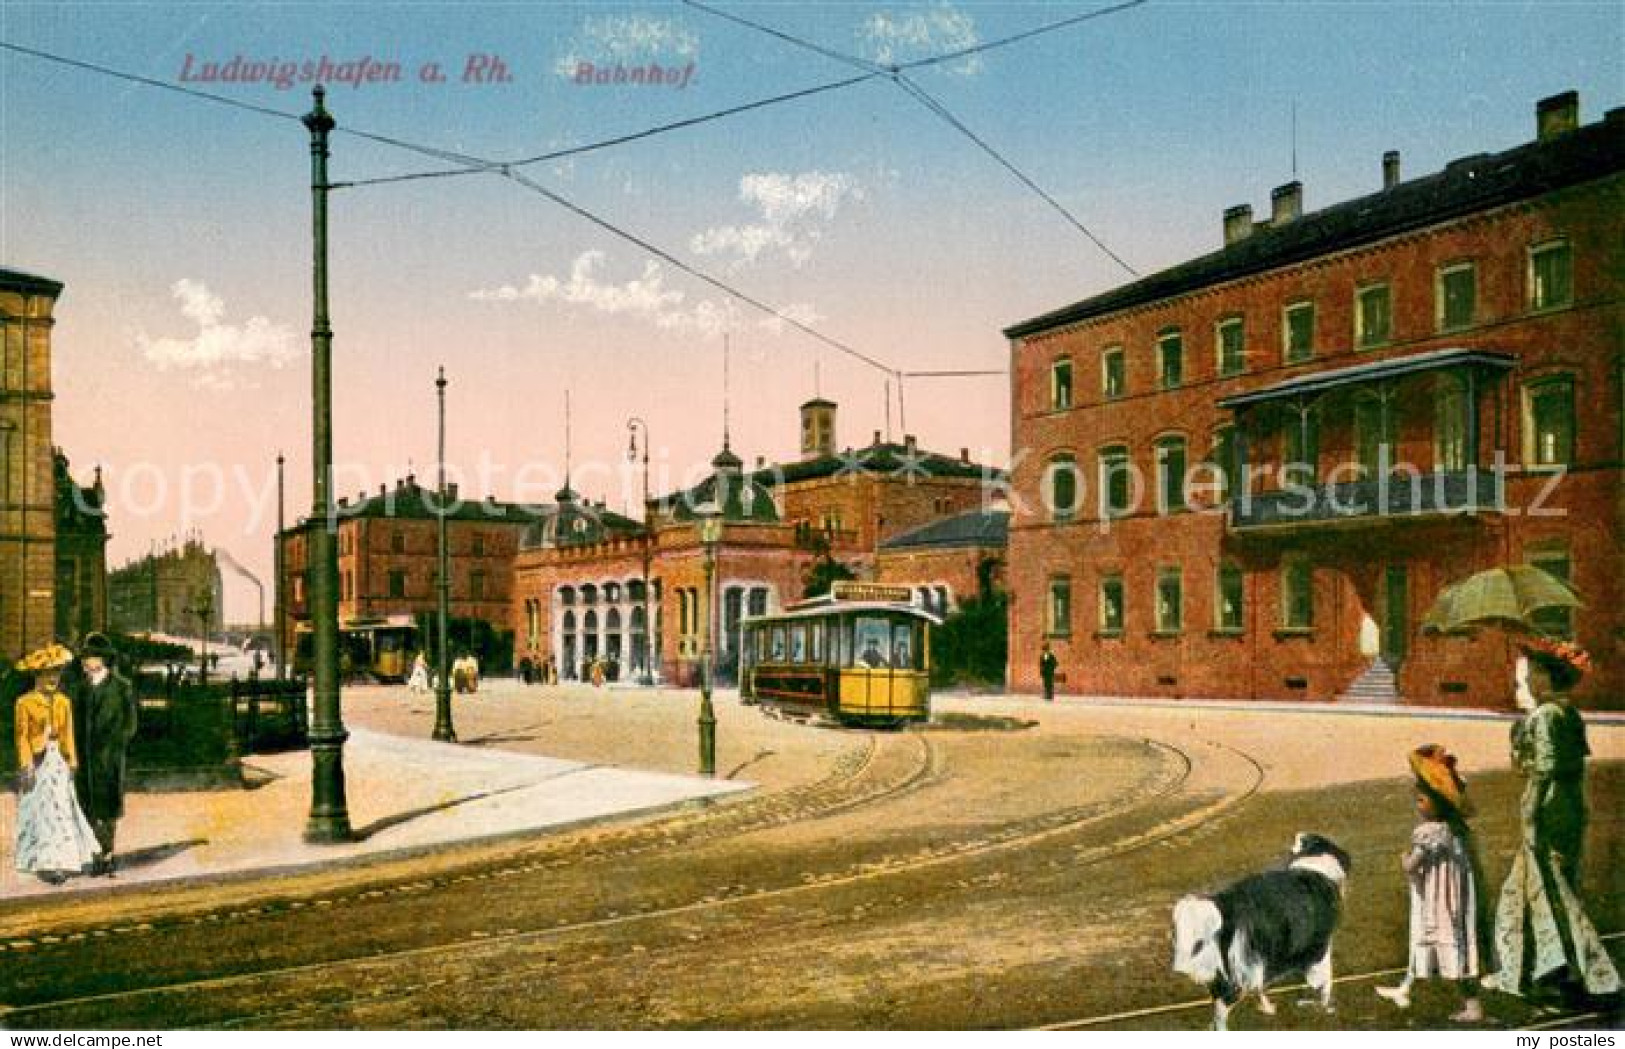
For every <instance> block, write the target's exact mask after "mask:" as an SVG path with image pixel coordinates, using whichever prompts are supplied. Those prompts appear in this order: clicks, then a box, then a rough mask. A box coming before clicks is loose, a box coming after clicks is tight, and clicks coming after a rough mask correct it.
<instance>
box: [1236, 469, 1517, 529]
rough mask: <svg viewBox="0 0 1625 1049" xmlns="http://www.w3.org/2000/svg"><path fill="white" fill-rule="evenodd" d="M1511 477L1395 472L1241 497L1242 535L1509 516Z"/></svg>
mask: <svg viewBox="0 0 1625 1049" xmlns="http://www.w3.org/2000/svg"><path fill="white" fill-rule="evenodd" d="M1505 509H1506V478H1505V475H1504V474H1503V473H1501V472H1498V471H1496V470H1493V469H1484V470H1478V469H1474V470H1459V471H1435V472H1433V473H1425V474H1411V473H1394V474H1390V475H1389V476H1387V477H1385V478H1376V479H1371V480H1360V481H1345V482H1340V483H1336V484H1314V485H1307V484H1306V485H1298V486H1294V487H1289V488H1284V489H1281V490H1279V491H1272V492H1256V493H1253V494H1252V495H1248V496H1243V497H1238V498H1237V499H1236V500H1235V501H1234V502H1232V503H1231V506H1230V527H1231V529H1232V530H1233V531H1237V532H1251V531H1257V530H1265V529H1287V528H1294V529H1296V528H1306V527H1314V528H1320V527H1332V526H1337V525H1365V524H1379V523H1383V522H1387V521H1403V520H1413V519H1436V518H1440V517H1461V516H1467V515H1474V514H1482V513H1503V512H1504V511H1505Z"/></svg>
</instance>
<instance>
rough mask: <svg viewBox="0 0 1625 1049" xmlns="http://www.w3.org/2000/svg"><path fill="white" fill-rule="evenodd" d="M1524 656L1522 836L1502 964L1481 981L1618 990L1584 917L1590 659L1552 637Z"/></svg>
mask: <svg viewBox="0 0 1625 1049" xmlns="http://www.w3.org/2000/svg"><path fill="white" fill-rule="evenodd" d="M1523 655H1524V661H1523V663H1522V664H1521V665H1522V667H1524V668H1526V672H1527V676H1528V690H1527V691H1528V694H1529V696H1530V698H1531V699H1532V700H1533V702H1534V703H1535V708H1534V710H1533V711H1531V712H1530V713H1529V714H1528V716H1526V717H1525V718H1524V719H1523V720H1521V721H1519V722H1518V723H1517V724H1516V725H1514V726H1513V729H1512V760H1513V763H1514V764H1515V765H1516V766H1517V767H1518V769H1519V770H1520V771H1521V772H1522V773H1523V774H1524V776H1525V777H1526V782H1525V785H1524V792H1523V801H1522V811H1521V813H1520V819H1521V823H1522V827H1523V835H1522V841H1521V843H1520V845H1519V848H1518V852H1517V854H1516V855H1515V856H1514V857H1513V860H1512V873H1511V874H1509V875H1508V876H1507V880H1506V884H1505V885H1504V886H1503V887H1502V889H1501V898H1500V902H1499V904H1498V906H1497V908H1496V914H1495V945H1496V951H1497V953H1498V954H1499V955H1500V959H1501V970H1500V972H1498V973H1497V974H1496V975H1495V976H1494V977H1493V978H1492V979H1490V980H1486V981H1485V983H1486V985H1490V986H1494V987H1495V988H1496V989H1498V990H1502V991H1505V992H1507V993H1509V994H1521V995H1529V996H1532V997H1540V996H1544V995H1547V994H1550V993H1551V992H1554V991H1556V992H1559V993H1561V994H1562V995H1563V996H1564V997H1566V998H1569V999H1573V1000H1580V999H1583V998H1584V997H1585V996H1586V995H1591V996H1596V997H1601V996H1604V995H1611V994H1615V993H1618V991H1619V989H1620V980H1619V971H1618V970H1617V969H1616V968H1615V967H1614V963H1613V961H1612V960H1610V958H1609V957H1608V952H1607V951H1606V950H1605V949H1604V948H1603V945H1602V941H1601V939H1600V938H1599V937H1598V935H1597V929H1596V926H1594V925H1593V924H1592V922H1591V919H1590V918H1589V917H1588V916H1587V915H1586V912H1585V907H1584V905H1583V904H1582V903H1581V900H1580V887H1579V886H1580V857H1581V854H1582V852H1583V847H1584V844H1585V832H1586V803H1585V761H1586V757H1587V756H1588V755H1589V754H1590V753H1591V748H1590V747H1589V746H1588V745H1587V743H1586V732H1585V720H1584V719H1583V718H1581V717H1580V712H1579V711H1577V710H1575V709H1574V707H1573V705H1572V703H1571V700H1570V693H1571V691H1572V690H1573V688H1574V686H1575V685H1577V684H1579V682H1580V679H1581V678H1582V677H1584V676H1585V674H1586V673H1587V672H1589V671H1590V669H1591V658H1590V657H1589V656H1588V655H1587V654H1586V653H1585V651H1584V650H1583V649H1581V648H1579V647H1578V646H1576V645H1571V644H1566V643H1563V642H1554V641H1549V640H1546V639H1535V640H1532V641H1528V642H1526V643H1525V644H1524V645H1523ZM1521 694H1522V690H1520V695H1521Z"/></svg>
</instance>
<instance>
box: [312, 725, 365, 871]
mask: <svg viewBox="0 0 1625 1049" xmlns="http://www.w3.org/2000/svg"><path fill="white" fill-rule="evenodd" d="M349 738H350V734H349V733H348V732H345V731H344V730H343V729H340V730H339V731H338V733H337V734H336V735H331V736H312V737H311V740H310V761H311V775H312V781H311V782H312V791H311V799H310V817H309V819H307V820H306V821H305V841H307V842H309V843H310V844H312V845H337V844H340V843H342V842H347V841H353V840H355V834H354V833H353V832H352V831H351V829H350V812H349V809H348V808H347V807H346V805H345V802H344V797H345V794H344V741H345V740H346V739H349Z"/></svg>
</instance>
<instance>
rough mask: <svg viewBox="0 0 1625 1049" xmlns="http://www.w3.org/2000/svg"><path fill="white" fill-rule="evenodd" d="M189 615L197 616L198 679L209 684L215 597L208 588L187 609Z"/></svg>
mask: <svg viewBox="0 0 1625 1049" xmlns="http://www.w3.org/2000/svg"><path fill="white" fill-rule="evenodd" d="M185 611H186V613H187V614H188V615H194V616H197V633H198V660H197V678H198V681H199V682H201V683H203V684H207V683H208V681H209V622H210V621H211V620H212V619H213V618H214V598H212V597H211V596H210V595H209V592H208V591H207V590H204V591H202V592H200V593H199V594H198V595H197V597H196V599H194V600H193V602H192V607H190V608H188V609H185Z"/></svg>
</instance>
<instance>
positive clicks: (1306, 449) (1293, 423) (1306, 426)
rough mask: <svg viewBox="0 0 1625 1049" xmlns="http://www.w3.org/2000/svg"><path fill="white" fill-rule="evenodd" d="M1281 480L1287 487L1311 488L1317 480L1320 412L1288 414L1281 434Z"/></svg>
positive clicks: (1309, 409) (1292, 412)
mask: <svg viewBox="0 0 1625 1049" xmlns="http://www.w3.org/2000/svg"><path fill="white" fill-rule="evenodd" d="M1281 467H1282V476H1283V478H1284V479H1285V481H1286V483H1287V484H1293V485H1309V484H1314V483H1315V481H1316V479H1317V478H1319V476H1320V412H1318V411H1316V410H1315V409H1314V408H1312V407H1308V408H1301V409H1298V410H1294V411H1291V412H1288V413H1287V415H1286V418H1285V420H1284V429H1283V430H1282V433H1281Z"/></svg>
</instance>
